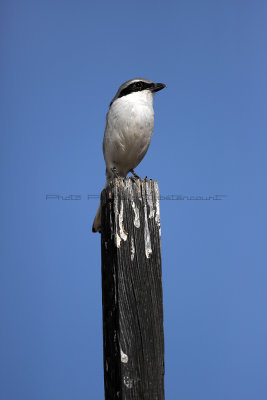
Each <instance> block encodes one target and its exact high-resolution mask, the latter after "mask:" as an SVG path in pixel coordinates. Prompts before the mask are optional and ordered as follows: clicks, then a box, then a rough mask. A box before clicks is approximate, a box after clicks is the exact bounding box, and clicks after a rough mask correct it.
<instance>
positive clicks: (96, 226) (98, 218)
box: [92, 176, 111, 233]
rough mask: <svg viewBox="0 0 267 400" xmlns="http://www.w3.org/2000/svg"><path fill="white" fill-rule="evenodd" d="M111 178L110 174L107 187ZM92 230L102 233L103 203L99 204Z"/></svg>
mask: <svg viewBox="0 0 267 400" xmlns="http://www.w3.org/2000/svg"><path fill="white" fill-rule="evenodd" d="M110 180H111V178H110V177H109V176H108V177H107V180H106V184H105V188H106V187H107V186H108V184H109V182H110ZM92 232H94V233H95V232H99V233H101V204H99V206H98V209H97V212H96V216H95V219H94V222H93V226H92Z"/></svg>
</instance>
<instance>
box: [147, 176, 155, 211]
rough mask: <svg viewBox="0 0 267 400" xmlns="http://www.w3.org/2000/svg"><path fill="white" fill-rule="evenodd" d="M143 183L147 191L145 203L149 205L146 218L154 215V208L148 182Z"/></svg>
mask: <svg viewBox="0 0 267 400" xmlns="http://www.w3.org/2000/svg"><path fill="white" fill-rule="evenodd" d="M145 185H146V193H147V203H148V205H149V216H148V218H153V217H154V215H155V210H154V207H153V199H152V193H151V190H150V183H149V182H146V183H145Z"/></svg>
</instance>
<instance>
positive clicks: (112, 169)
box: [111, 167, 119, 178]
mask: <svg viewBox="0 0 267 400" xmlns="http://www.w3.org/2000/svg"><path fill="white" fill-rule="evenodd" d="M111 171H112V172H113V175H114V178H119V174H118V171H117V168H116V167H113V168H111Z"/></svg>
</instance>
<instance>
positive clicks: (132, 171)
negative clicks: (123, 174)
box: [130, 169, 141, 179]
mask: <svg viewBox="0 0 267 400" xmlns="http://www.w3.org/2000/svg"><path fill="white" fill-rule="evenodd" d="M130 172H131V173H132V174H133V176H134V178H135V179H141V178H140V176H138V175H137V174H136V173H135V171H134V169H130Z"/></svg>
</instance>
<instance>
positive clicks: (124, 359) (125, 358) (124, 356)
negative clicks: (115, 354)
mask: <svg viewBox="0 0 267 400" xmlns="http://www.w3.org/2000/svg"><path fill="white" fill-rule="evenodd" d="M121 362H122V363H124V364H127V362H128V356H127V354H125V353H124V352H123V351H122V349H121Z"/></svg>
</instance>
